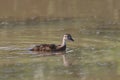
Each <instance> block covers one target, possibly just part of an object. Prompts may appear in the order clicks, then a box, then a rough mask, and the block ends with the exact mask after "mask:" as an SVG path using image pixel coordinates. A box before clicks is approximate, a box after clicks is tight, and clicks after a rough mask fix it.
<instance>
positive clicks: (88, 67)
mask: <svg viewBox="0 0 120 80" xmlns="http://www.w3.org/2000/svg"><path fill="white" fill-rule="evenodd" d="M99 25H102V23H99V24H98V23H96V22H95V23H92V22H89V23H88V22H82V23H81V22H66V23H64V22H59V23H56V22H55V23H53V22H50V23H41V24H40V25H36V26H31V25H30V26H4V27H1V28H0V80H120V31H119V29H114V30H113V29H109V28H106V29H105V28H95V27H99ZM87 26H90V27H91V28H89V29H87V28H86V27H87ZM114 26H115V25H113V27H114ZM65 33H70V34H71V35H72V36H73V38H74V40H75V41H74V42H69V41H68V42H67V52H66V54H65V55H56V56H41V55H40V54H36V53H34V52H30V51H28V49H30V48H31V47H33V46H34V45H35V44H41V43H55V44H60V43H61V40H62V37H63V35H64V34H65Z"/></svg>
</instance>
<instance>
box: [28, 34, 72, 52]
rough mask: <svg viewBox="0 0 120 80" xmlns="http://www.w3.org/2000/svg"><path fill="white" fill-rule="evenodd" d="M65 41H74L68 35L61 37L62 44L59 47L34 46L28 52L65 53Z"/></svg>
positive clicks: (51, 45)
mask: <svg viewBox="0 0 120 80" xmlns="http://www.w3.org/2000/svg"><path fill="white" fill-rule="evenodd" d="M66 40H70V41H74V40H73V39H72V36H71V35H70V34H65V35H64V36H63V42H62V44H61V45H55V44H40V45H36V46H34V47H33V48H32V49H30V51H41V52H50V51H65V50H66Z"/></svg>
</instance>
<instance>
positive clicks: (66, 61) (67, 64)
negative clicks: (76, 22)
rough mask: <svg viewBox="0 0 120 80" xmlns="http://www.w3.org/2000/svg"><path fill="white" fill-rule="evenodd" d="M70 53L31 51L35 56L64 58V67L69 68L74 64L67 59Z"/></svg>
mask: <svg viewBox="0 0 120 80" xmlns="http://www.w3.org/2000/svg"><path fill="white" fill-rule="evenodd" d="M68 52H69V51H67V52H66V51H57V52H41V51H30V53H31V54H34V55H35V56H40V57H43V56H44V57H45V56H59V57H62V61H63V65H64V66H66V67H68V66H71V65H72V63H71V62H70V60H69V59H68V58H67V54H68Z"/></svg>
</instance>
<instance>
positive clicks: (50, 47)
mask: <svg viewBox="0 0 120 80" xmlns="http://www.w3.org/2000/svg"><path fill="white" fill-rule="evenodd" d="M55 49H56V45H55V44H40V45H36V46H35V47H33V48H32V49H31V51H54V50H55Z"/></svg>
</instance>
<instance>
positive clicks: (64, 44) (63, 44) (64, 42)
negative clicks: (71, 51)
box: [61, 38, 66, 46]
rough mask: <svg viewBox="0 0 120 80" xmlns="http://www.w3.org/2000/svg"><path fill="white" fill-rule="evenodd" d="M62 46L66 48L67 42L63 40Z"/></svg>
mask: <svg viewBox="0 0 120 80" xmlns="http://www.w3.org/2000/svg"><path fill="white" fill-rule="evenodd" d="M61 46H66V40H65V39H64V38H63V40H62V44H61Z"/></svg>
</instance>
